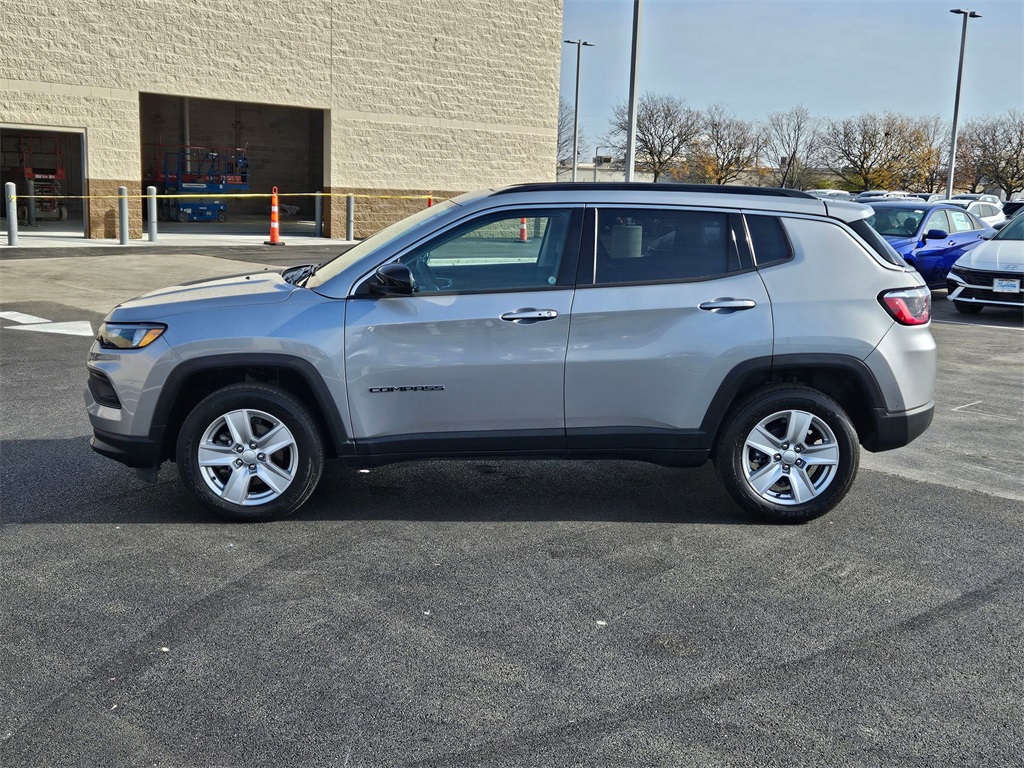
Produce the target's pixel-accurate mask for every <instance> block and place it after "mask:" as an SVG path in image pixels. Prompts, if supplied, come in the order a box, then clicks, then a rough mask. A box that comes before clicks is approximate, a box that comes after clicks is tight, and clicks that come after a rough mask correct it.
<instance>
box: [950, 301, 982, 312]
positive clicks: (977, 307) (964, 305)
mask: <svg viewBox="0 0 1024 768" xmlns="http://www.w3.org/2000/svg"><path fill="white" fill-rule="evenodd" d="M953 308H954V309H956V311H957V312H960V313H961V314H964V315H976V314H978V313H979V312H981V310H982V309H984V308H985V307H984V305H982V304H971V303H969V302H966V301H954V302H953Z"/></svg>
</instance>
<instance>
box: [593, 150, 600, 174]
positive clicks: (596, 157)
mask: <svg viewBox="0 0 1024 768" xmlns="http://www.w3.org/2000/svg"><path fill="white" fill-rule="evenodd" d="M600 164H601V148H600V147H594V181H597V166H599V165H600Z"/></svg>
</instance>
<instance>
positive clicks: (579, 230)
mask: <svg viewBox="0 0 1024 768" xmlns="http://www.w3.org/2000/svg"><path fill="white" fill-rule="evenodd" d="M870 214H871V209H870V208H868V207H866V206H863V205H858V204H855V203H850V202H841V201H831V200H819V199H816V198H814V197H811V196H810V195H806V194H803V193H800V192H794V191H790V190H773V189H763V188H743V187H713V186H694V185H669V184H617V183H592V184H533V185H521V186H513V187H507V188H503V189H498V190H488V191H483V192H477V193H473V194H467V195H463V196H461V197H458V198H455V199H453V200H450V201H448V202H446V203H443V204H441V205H438V206H434V207H432V208H427V209H425V210H424V211H421V212H420V213H417V214H416V215H414V216H412V217H410V218H408V219H405V220H404V221H401V222H399V223H397V224H394V225H392V226H391V227H388V228H387V229H384V230H383V231H381V232H379V233H377V234H376V235H374V236H373V237H371V238H369V239H367V240H364V241H363V242H361V243H360V244H358V245H357V246H356V247H354V248H353V249H352V250H350V251H348V252H347V253H345V254H344V255H342V256H339V257H337V258H335V259H334V260H332V261H329V262H327V263H324V264H321V265H318V266H315V265H308V266H304V267H293V268H290V269H285V270H282V271H279V272H266V271H265V272H259V273H255V274H251V275H244V276H241V277H230V278H224V279H220V280H211V281H207V282H202V283H196V284H190V285H187V286H176V287H171V288H167V289H165V290H161V291H156V292H154V293H150V294H147V295H145V296H141V297H139V298H137V299H134V300H132V301H128V302H125V303H124V304H121V305H119V306H118V307H116V308H115V309H114V310H112V311H111V313H110V314H109V315H108V316H107V318H106V320H105V322H104V323H103V325H102V327H101V329H100V333H99V338H98V339H97V341H96V343H95V344H94V345H93V347H92V350H91V352H90V355H89V361H88V367H89V384H88V388H87V391H86V394H85V399H86V405H87V407H88V412H89V417H90V419H91V421H92V425H93V428H94V437H93V439H92V446H93V448H94V449H95V450H97V451H98V452H100V453H101V454H104V455H106V456H109V457H112V458H114V459H117V460H118V461H121V462H122V463H124V464H127V465H128V466H131V467H135V468H137V469H138V470H139V472H140V474H141V475H142V476H143V477H144V478H147V479H149V480H155V476H156V470H157V468H158V467H159V465H160V464H161V463H162V462H163V461H166V460H172V461H175V462H177V465H178V470H179V474H180V476H181V480H182V482H183V483H184V484H185V485H186V486H187V488H188V489H189V491H190V492H191V493H192V494H193V495H194V497H195V498H196V500H197V501H198V502H199V503H200V504H201V505H202V506H204V507H205V508H207V509H208V510H211V511H213V512H215V513H217V514H220V515H224V516H228V517H232V518H237V519H243V520H263V519H268V518H275V517H280V516H283V515H287V514H289V513H291V512H294V511H295V510H296V509H298V507H299V506H301V505H302V503H303V502H304V501H306V499H307V498H308V497H309V496H310V495H311V494H312V493H313V491H314V489H315V488H316V485H317V482H318V480H319V478H320V475H321V472H322V471H323V467H324V463H325V460H326V459H337V460H338V461H340V462H341V463H342V464H343V465H346V466H350V467H371V466H378V465H382V464H387V463H391V462H398V461H404V460H410V459H423V458H428V457H448V458H451V457H463V458H470V457H488V458H495V457H514V458H529V457H548V458H550V457H560V458H567V459H573V458H575V459H596V458H608V459H640V460H644V461H650V462H655V463H658V464H662V465H668V466H681V467H686V466H691V467H692V466H699V465H701V464H703V463H705V462H706V461H708V459H709V458H710V459H712V460H713V461H714V462H715V464H716V466H717V469H718V473H719V475H720V477H721V479H722V481H723V483H724V485H725V487H726V488H727V490H728V491H729V493H730V494H731V495H732V497H733V498H734V499H735V501H736V502H737V503H738V504H739V505H740V506H742V507H743V508H745V509H747V510H749V511H750V512H752V513H755V514H757V515H760V516H762V517H764V518H767V519H770V520H775V521H780V522H802V521H806V520H809V519H812V518H814V517H817V516H819V515H822V514H824V513H825V512H827V511H829V510H830V509H832V508H833V507H835V506H836V505H837V504H838V503H839V502H840V500H841V499H842V498H843V497H844V496H845V494H846V493H847V491H848V490H849V489H850V486H851V484H852V482H853V479H854V476H855V474H856V472H857V466H858V462H859V450H860V448H861V447H863V448H865V449H867V450H869V451H883V450H888V449H891V448H898V447H900V446H903V445H906V444H907V443H909V442H910V441H911V440H913V439H914V438H916V437H917V436H918V435H920V434H921V433H922V432H923V431H924V430H925V429H926V428H927V427H928V425H929V423H930V422H931V418H932V411H933V403H932V393H933V389H934V382H935V360H936V354H935V342H934V340H933V338H932V335H931V332H930V325H929V323H930V312H931V303H930V302H931V294H930V292H929V291H928V289H927V288H926V286H925V285H924V282H923V280H922V279H921V277H920V276H919V275H918V274H917V272H915V271H914V270H912V269H909V268H908V267H907V265H906V264H905V263H904V262H903V261H902V260H901V259H900V257H899V256H898V255H896V254H895V252H893V251H892V249H891V248H889V247H888V246H887V245H886V244H885V242H884V241H883V240H882V239H881V238H880V237H879V236H878V235H877V234H876V233H875V232H874V231H873V230H872V229H871V228H870V227H869V226H868V225H867V223H866V221H865V219H866V218H867V217H868V216H870ZM680 503H685V501H681V502H680Z"/></svg>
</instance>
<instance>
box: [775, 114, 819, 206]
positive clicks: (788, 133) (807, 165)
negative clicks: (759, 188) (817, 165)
mask: <svg viewBox="0 0 1024 768" xmlns="http://www.w3.org/2000/svg"><path fill="white" fill-rule="evenodd" d="M818 123H819V120H818V119H817V118H814V117H811V113H810V111H809V110H808V109H807V107H805V106H803V105H800V106H797V107H793V108H792V109H790V110H788V111H786V112H772V113H771V114H769V115H768V119H767V120H765V122H764V125H763V127H762V131H763V132H762V137H763V139H762V140H763V146H764V152H765V155H766V158H767V161H768V162H767V167H766V169H765V177H766V178H767V179H768V182H769V183H770V184H772V185H774V186H777V187H783V188H786V187H788V188H793V189H807V188H808V187H810V186H814V185H816V184H817V183H818V180H817V179H818V174H817V173H815V171H814V169H813V165H812V163H811V158H812V157H813V156H814V153H815V152H816V145H817V141H818Z"/></svg>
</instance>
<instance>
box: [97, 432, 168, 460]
mask: <svg viewBox="0 0 1024 768" xmlns="http://www.w3.org/2000/svg"><path fill="white" fill-rule="evenodd" d="M89 445H90V446H91V447H92V449H93V450H94V451H96V453H98V454H100V455H101V456H106V457H107V458H108V459H113V460H114V461H119V462H121V463H122V464H124V465H125V466H128V467H133V468H135V469H149V468H152V467H158V466H160V462H161V460H162V459H161V457H160V444H159V443H157V442H154V441H153V440H150V439H149V438H148V437H127V436H125V435H114V434H111V433H109V432H104V431H102V430H99V429H95V428H94V429H93V436H92V439H91V440H89Z"/></svg>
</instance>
